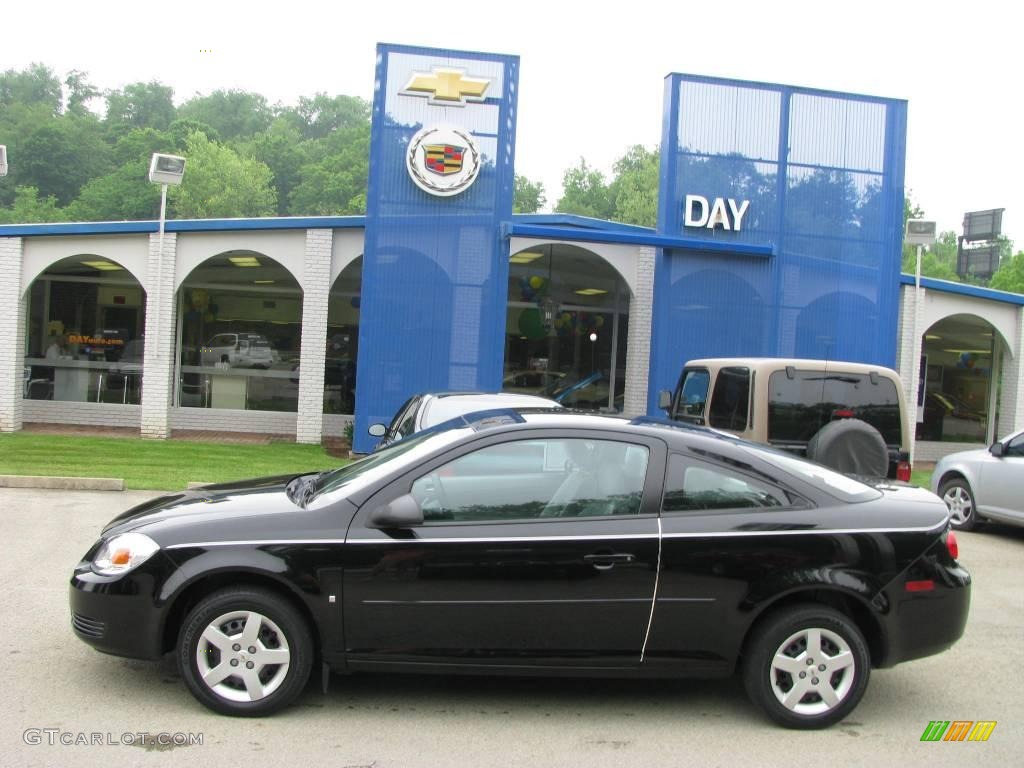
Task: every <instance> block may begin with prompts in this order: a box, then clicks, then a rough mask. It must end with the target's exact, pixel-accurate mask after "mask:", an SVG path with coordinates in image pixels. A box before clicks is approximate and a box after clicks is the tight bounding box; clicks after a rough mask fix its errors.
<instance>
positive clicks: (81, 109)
mask: <svg viewBox="0 0 1024 768" xmlns="http://www.w3.org/2000/svg"><path fill="white" fill-rule="evenodd" d="M64 85H65V87H66V88H67V98H68V112H75V113H77V114H84V113H85V112H88V110H89V102H90V101H92V100H93V99H96V98H99V96H100V92H99V90H97V89H96V87H95V86H94V85H93V84H92V83H90V82H89V74H88V73H87V72H82V71H81V70H78V69H72V70H71V71H70V72H68V74H67V77H65V78H64Z"/></svg>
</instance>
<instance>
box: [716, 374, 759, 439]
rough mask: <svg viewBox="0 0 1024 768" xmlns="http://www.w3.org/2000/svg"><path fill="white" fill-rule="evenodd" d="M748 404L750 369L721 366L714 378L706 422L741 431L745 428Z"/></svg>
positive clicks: (720, 427) (721, 427)
mask: <svg viewBox="0 0 1024 768" xmlns="http://www.w3.org/2000/svg"><path fill="white" fill-rule="evenodd" d="M749 406H750V369H749V368H723V369H722V370H720V371H719V372H718V378H717V379H715V391H714V394H712V396H711V412H710V414H709V416H708V424H710V425H711V426H712V427H717V428H718V429H731V430H733V431H734V432H742V431H743V430H745V429H746V428H747V410H748V408H749Z"/></svg>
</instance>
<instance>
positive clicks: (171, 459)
mask: <svg viewBox="0 0 1024 768" xmlns="http://www.w3.org/2000/svg"><path fill="white" fill-rule="evenodd" d="M346 463H348V462H347V461H346V460H345V459H339V458H337V457H334V456H329V455H328V454H327V453H326V452H325V451H324V449H323V448H322V447H321V446H319V445H297V444H295V443H283V442H282V443H271V444H270V445H244V444H242V445H239V444H231V443H204V442H193V441H187V440H143V439H141V438H125V437H78V436H71V435H38V434H32V433H28V432H15V433H12V434H5V435H0V475H58V476H65V477H121V478H124V482H125V487H127V488H130V489H132V490H139V489H155V490H168V491H177V490H181V489H183V488H184V487H185V485H186V484H187V483H189V482H210V483H213V482H226V481H228V480H242V479H244V478H248V477H260V476H265V475H279V474H285V473H288V472H296V473H298V472H305V471H308V472H313V471H317V470H321V469H329V468H331V467H338V466H341V465H342V464H346Z"/></svg>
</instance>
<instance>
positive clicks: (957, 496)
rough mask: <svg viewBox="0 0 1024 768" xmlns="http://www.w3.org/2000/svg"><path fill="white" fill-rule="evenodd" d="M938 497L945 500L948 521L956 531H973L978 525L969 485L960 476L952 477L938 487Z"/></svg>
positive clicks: (975, 506)
mask: <svg viewBox="0 0 1024 768" xmlns="http://www.w3.org/2000/svg"><path fill="white" fill-rule="evenodd" d="M939 498H941V499H942V500H943V501H944V502H946V508H947V509H948V510H949V523H950V525H952V526H953V528H955V529H956V530H958V531H973V530H974V529H975V528H977V527H978V507H977V505H976V504H975V503H974V493H973V492H972V491H971V485H970V483H968V482H967V481H966V480H965V479H964V478H962V477H952V478H950V479H949V480H946V481H945V482H943V483H942V485H941V486H940V487H939Z"/></svg>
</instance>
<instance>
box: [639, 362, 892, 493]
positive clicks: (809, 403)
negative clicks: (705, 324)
mask: <svg viewBox="0 0 1024 768" xmlns="http://www.w3.org/2000/svg"><path fill="white" fill-rule="evenodd" d="M658 406H659V407H660V408H662V409H663V410H665V412H666V413H667V414H668V417H669V418H670V419H675V420H677V421H685V422H689V423H691V424H698V425H706V426H710V427H713V428H715V429H720V430H724V431H726V432H729V433H731V434H734V435H737V436H739V437H743V438H745V439H747V440H753V441H754V442H757V443H764V444H765V445H772V446H775V447H776V448H780V449H782V450H785V451H790V452H791V453H794V454H796V455H798V456H805V457H806V458H808V459H811V460H812V461H817V462H818V463H820V464H824V465H825V466H827V467H832V468H833V469H835V470H838V471H840V472H845V473H849V474H856V475H863V476H867V477H888V478H890V479H897V480H903V481H909V480H910V474H911V466H910V435H911V432H910V417H909V415H908V412H907V407H906V403H905V402H904V398H903V387H902V385H901V382H900V378H899V374H897V373H896V371H893V370H892V369H890V368H883V367H882V366H878V365H865V364H862V363H848V362H841V361H837V360H800V359H787V358H771V357H760V358H758V357H752V358H739V357H737V358H714V359H706V360H691V361H690V362H688V363H686V365H685V366H683V370H682V373H681V374H680V376H679V383H678V384H677V385H676V389H675V392H669V391H668V390H665V391H663V392H661V393H660V395H659V402H658Z"/></svg>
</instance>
